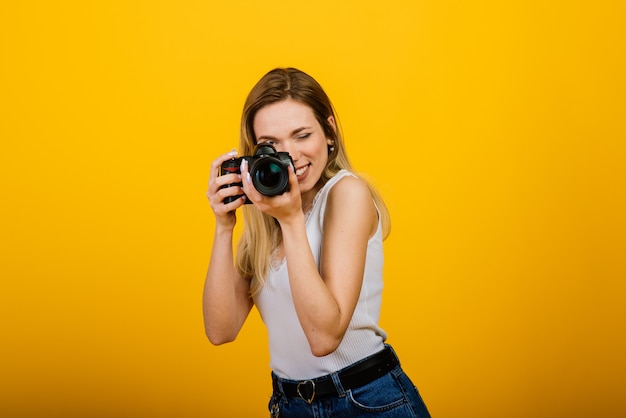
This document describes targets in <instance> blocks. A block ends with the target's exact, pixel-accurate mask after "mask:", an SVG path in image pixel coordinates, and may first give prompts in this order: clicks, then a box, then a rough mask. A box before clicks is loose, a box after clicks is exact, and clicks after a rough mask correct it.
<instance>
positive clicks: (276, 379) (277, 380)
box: [272, 372, 287, 399]
mask: <svg viewBox="0 0 626 418" xmlns="http://www.w3.org/2000/svg"><path fill="white" fill-rule="evenodd" d="M272 378H273V379H274V382H275V383H276V385H275V386H276V390H277V391H278V392H279V393H280V394H281V396H282V397H283V398H285V399H287V395H286V394H285V390H284V389H283V382H282V379H281V378H280V377H278V376H277V375H276V374H274V372H272Z"/></svg>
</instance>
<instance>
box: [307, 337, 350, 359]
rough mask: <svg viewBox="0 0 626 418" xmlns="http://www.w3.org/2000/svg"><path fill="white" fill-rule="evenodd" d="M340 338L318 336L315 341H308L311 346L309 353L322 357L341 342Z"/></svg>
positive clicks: (330, 352)
mask: <svg viewBox="0 0 626 418" xmlns="http://www.w3.org/2000/svg"><path fill="white" fill-rule="evenodd" d="M341 340H342V338H334V337H327V338H318V339H316V341H314V342H312V343H309V345H310V347H311V354H313V355H314V356H315V357H324V356H327V355H329V354H332V353H333V352H334V351H335V350H336V349H337V348H338V347H339V344H340V343H341Z"/></svg>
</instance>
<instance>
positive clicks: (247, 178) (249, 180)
mask: <svg viewBox="0 0 626 418" xmlns="http://www.w3.org/2000/svg"><path fill="white" fill-rule="evenodd" d="M246 181H247V182H248V183H252V177H250V173H246Z"/></svg>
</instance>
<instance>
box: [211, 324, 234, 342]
mask: <svg viewBox="0 0 626 418" xmlns="http://www.w3.org/2000/svg"><path fill="white" fill-rule="evenodd" d="M205 333H206V336H207V338H208V339H209V342H210V343H211V344H213V345H222V344H226V343H231V342H233V341H235V338H236V337H237V335H229V334H226V333H223V332H216V331H215V330H211V329H208V328H205Z"/></svg>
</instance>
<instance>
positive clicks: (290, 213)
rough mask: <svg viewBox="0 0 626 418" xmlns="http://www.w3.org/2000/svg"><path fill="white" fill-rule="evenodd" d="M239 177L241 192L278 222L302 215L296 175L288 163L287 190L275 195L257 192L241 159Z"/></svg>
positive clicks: (247, 168) (288, 220) (246, 166)
mask: <svg viewBox="0 0 626 418" xmlns="http://www.w3.org/2000/svg"><path fill="white" fill-rule="evenodd" d="M240 169H241V177H242V179H243V181H242V183H243V192H244V193H245V194H246V196H248V199H249V200H250V201H251V202H252V203H254V206H255V207H256V208H257V209H258V210H260V211H261V212H264V213H267V214H268V215H270V216H272V217H274V218H276V220H278V222H280V223H283V222H290V221H291V220H293V219H296V218H297V217H298V216H300V215H302V197H301V196H300V187H299V185H298V177H296V173H295V171H294V168H293V166H292V165H289V168H288V171H289V191H288V192H285V193H283V194H281V195H277V196H265V195H262V194H261V193H259V192H258V191H257V190H256V189H255V187H254V184H253V183H252V178H251V176H250V172H249V171H248V170H249V167H248V164H247V163H246V162H245V161H242V164H241V167H240Z"/></svg>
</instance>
